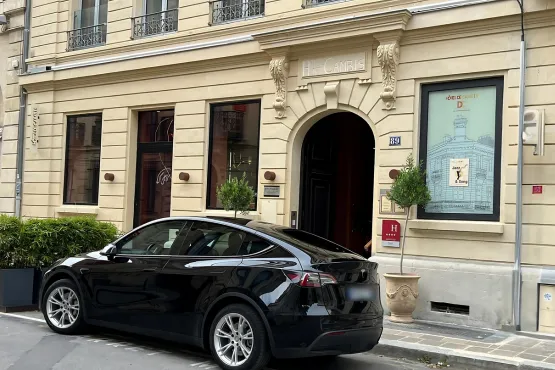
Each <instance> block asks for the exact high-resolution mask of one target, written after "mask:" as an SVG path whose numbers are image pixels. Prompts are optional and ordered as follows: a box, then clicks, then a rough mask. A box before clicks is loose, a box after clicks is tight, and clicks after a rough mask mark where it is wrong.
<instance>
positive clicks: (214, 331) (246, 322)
mask: <svg viewBox="0 0 555 370" xmlns="http://www.w3.org/2000/svg"><path fill="white" fill-rule="evenodd" d="M210 349H211V350H212V355H213V356H214V359H215V360H216V362H217V363H218V364H219V365H220V367H221V368H222V369H226V370H247V369H248V370H260V369H262V368H263V367H264V366H266V365H267V364H268V362H269V361H270V350H269V346H268V335H267V332H266V328H265V327H264V323H263V322H262V319H261V318H260V316H259V315H258V314H257V313H256V312H255V311H254V310H253V309H252V308H250V307H249V306H247V305H243V304H233V305H230V306H228V307H225V308H224V309H222V310H221V311H220V312H219V313H218V314H217V315H216V317H215V318H214V321H213V322H212V326H211V328H210Z"/></svg>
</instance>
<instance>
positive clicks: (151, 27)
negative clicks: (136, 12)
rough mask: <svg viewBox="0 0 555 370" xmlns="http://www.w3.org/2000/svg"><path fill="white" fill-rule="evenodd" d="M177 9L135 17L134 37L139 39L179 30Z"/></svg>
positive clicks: (133, 20)
mask: <svg viewBox="0 0 555 370" xmlns="http://www.w3.org/2000/svg"><path fill="white" fill-rule="evenodd" d="M177 11H178V10H177V9H170V10H166V11H163V12H158V13H152V14H146V15H141V16H139V17H134V18H132V19H131V21H132V23H133V38H134V39H138V38H142V37H148V36H153V35H160V34H163V33H168V32H175V31H177V23H178V18H177Z"/></svg>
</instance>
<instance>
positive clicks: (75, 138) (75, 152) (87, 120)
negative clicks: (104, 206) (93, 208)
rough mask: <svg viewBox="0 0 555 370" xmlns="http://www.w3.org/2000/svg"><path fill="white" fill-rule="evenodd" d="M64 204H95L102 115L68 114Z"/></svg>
mask: <svg viewBox="0 0 555 370" xmlns="http://www.w3.org/2000/svg"><path fill="white" fill-rule="evenodd" d="M66 135H67V142H66V143H67V147H66V163H65V190H64V203H65V204H98V186H99V180H100V178H99V176H100V142H101V139H102V115H101V114H91V115H87V116H73V117H68V122H67V133H66Z"/></svg>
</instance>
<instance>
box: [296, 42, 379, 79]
mask: <svg viewBox="0 0 555 370" xmlns="http://www.w3.org/2000/svg"><path fill="white" fill-rule="evenodd" d="M370 60H371V53H370V52H368V51H366V50H364V49H363V50H358V51H351V52H348V53H342V54H327V55H318V56H311V57H306V58H300V60H299V64H298V65H299V67H298V68H299V71H298V76H299V87H303V86H304V85H306V84H308V83H310V82H322V81H330V80H334V79H335V80H337V76H341V75H345V78H353V76H352V75H353V74H354V75H355V77H358V78H359V79H360V80H361V81H359V83H360V82H364V83H369V82H370V78H371V73H372V68H371V65H370V63H371V62H370Z"/></svg>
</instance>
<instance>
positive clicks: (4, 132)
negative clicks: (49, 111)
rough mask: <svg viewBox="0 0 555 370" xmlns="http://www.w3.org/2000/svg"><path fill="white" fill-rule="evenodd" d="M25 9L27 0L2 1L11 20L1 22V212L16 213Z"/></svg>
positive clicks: (1, 9)
mask: <svg viewBox="0 0 555 370" xmlns="http://www.w3.org/2000/svg"><path fill="white" fill-rule="evenodd" d="M24 11H25V2H24V1H20V0H3V1H0V15H4V16H5V19H6V21H7V24H5V25H0V65H1V66H2V67H1V68H0V213H7V214H13V213H14V198H15V182H16V181H15V179H16V171H15V164H16V155H17V154H16V153H17V124H18V115H19V91H20V89H19V85H18V76H19V73H20V68H21V54H22V40H23V28H24Z"/></svg>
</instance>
